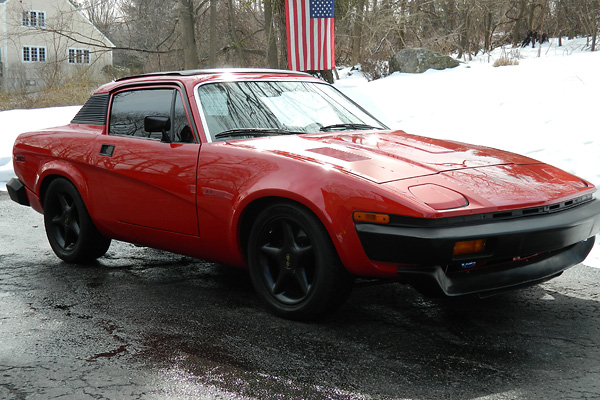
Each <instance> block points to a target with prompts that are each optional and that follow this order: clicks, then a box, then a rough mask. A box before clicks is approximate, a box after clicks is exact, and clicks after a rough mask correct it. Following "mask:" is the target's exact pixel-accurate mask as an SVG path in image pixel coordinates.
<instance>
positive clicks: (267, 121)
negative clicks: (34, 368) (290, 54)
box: [198, 81, 387, 141]
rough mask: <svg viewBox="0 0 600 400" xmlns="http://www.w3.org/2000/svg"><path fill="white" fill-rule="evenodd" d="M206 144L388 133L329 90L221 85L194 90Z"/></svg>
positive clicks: (277, 85)
mask: <svg viewBox="0 0 600 400" xmlns="http://www.w3.org/2000/svg"><path fill="white" fill-rule="evenodd" d="M198 97H199V99H200V106H201V111H202V112H203V114H204V128H205V130H206V129H207V130H208V132H209V135H210V138H209V140H211V141H215V140H225V139H232V138H251V137H257V136H273V135H282V134H301V133H316V132H330V131H343V130H359V129H387V127H386V126H385V125H383V124H382V123H381V122H379V121H377V120H376V119H375V118H373V117H372V116H371V115H369V114H368V113H367V112H365V111H364V110H362V109H361V108H360V107H359V106H357V105H356V104H355V103H353V102H352V101H350V100H349V99H348V98H346V97H345V96H344V95H342V94H341V93H340V92H338V91H337V90H336V89H334V88H333V87H331V86H329V85H327V84H320V83H311V82H261V81H253V82H219V83H210V84H205V85H201V86H199V87H198Z"/></svg>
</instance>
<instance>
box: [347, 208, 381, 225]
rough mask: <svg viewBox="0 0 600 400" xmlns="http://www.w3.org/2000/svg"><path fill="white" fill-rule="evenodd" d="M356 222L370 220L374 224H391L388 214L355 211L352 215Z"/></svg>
mask: <svg viewBox="0 0 600 400" xmlns="http://www.w3.org/2000/svg"><path fill="white" fill-rule="evenodd" d="M352 217H353V218H354V221H356V222H370V223H372V224H389V223H390V216H389V215H387V214H378V213H369V212H362V211H355V212H354V214H353V215H352Z"/></svg>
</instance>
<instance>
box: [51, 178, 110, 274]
mask: <svg viewBox="0 0 600 400" xmlns="http://www.w3.org/2000/svg"><path fill="white" fill-rule="evenodd" d="M44 225H45V228H46V236H47V237H48V241H49V242H50V246H51V247H52V250H53V251H54V253H55V254H56V255H57V256H58V257H59V258H61V259H62V260H64V261H66V262H68V263H85V262H90V261H93V260H95V259H97V258H99V257H102V256H103V255H104V254H105V253H106V252H107V250H108V248H109V247H110V241H111V240H110V239H109V238H106V237H104V236H102V235H101V234H100V232H98V230H97V229H96V226H95V225H94V223H93V222H92V219H91V218H90V215H89V214H88V211H87V209H86V207H85V204H84V203H83V200H82V198H81V196H80V195H79V192H78V191H77V189H76V188H75V186H73V184H72V183H71V182H69V181H68V180H66V179H63V178H57V179H55V180H54V181H52V182H51V183H50V186H48V190H47V191H46V196H45V197H44Z"/></svg>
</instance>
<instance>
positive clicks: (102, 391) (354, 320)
mask: <svg viewBox="0 0 600 400" xmlns="http://www.w3.org/2000/svg"><path fill="white" fill-rule="evenodd" d="M599 283H600V270H599V269H594V268H590V267H587V266H585V265H579V266H576V267H574V268H572V269H570V270H568V271H567V272H566V273H565V274H563V276H561V277H559V278H558V279H555V280H553V281H550V282H548V283H545V284H543V285H541V286H538V287H534V288H530V289H526V290H522V291H518V292H512V293H507V294H503V295H499V296H495V297H491V298H488V299H485V300H480V299H477V298H462V299H436V300H432V299H427V298H424V297H422V296H421V295H419V294H418V293H416V292H415V291H414V290H413V289H411V288H410V287H406V286H403V285H399V284H386V285H377V286H365V287H359V288H356V289H355V290H354V291H353V293H352V295H351V297H350V299H349V300H348V302H347V303H346V304H345V305H344V306H343V307H342V308H341V309H340V311H339V312H337V313H335V314H334V315H332V316H329V317H328V318H326V319H324V320H322V321H319V322H313V323H299V322H293V321H287V320H283V319H280V318H277V317H275V316H273V315H271V314H269V313H268V312H267V311H265V309H264V308H263V307H262V305H261V304H260V302H259V301H258V299H257V297H256V296H255V295H254V292H253V290H252V287H251V285H250V280H249V277H248V275H247V274H246V272H245V271H241V270H236V269H233V268H229V267H225V266H221V265H217V264H212V263H207V262H203V261H199V260H195V259H192V258H188V257H183V256H179V255H175V254H171V253H165V252H161V251H157V250H152V249H147V248H140V247H135V246H132V245H129V244H125V243H119V242H113V244H112V246H111V249H110V250H109V252H108V254H107V256H106V257H103V258H101V259H100V260H99V262H98V263H96V264H94V265H87V266H73V265H68V264H65V263H63V262H61V261H59V259H58V258H56V257H55V256H54V254H53V253H52V251H51V249H50V246H49V245H48V243H47V241H46V238H45V233H44V229H43V220H42V216H41V215H39V214H37V213H36V212H34V211H33V210H31V209H29V208H27V207H22V206H19V205H17V204H15V203H13V202H11V201H10V199H9V198H8V195H7V194H6V193H5V192H0V399H28V400H29V399H44V400H45V399H84V400H85V399H265V400H266V399H541V398H544V399H597V398H600V295H599V292H600V288H599Z"/></svg>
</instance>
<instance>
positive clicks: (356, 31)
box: [351, 0, 365, 65]
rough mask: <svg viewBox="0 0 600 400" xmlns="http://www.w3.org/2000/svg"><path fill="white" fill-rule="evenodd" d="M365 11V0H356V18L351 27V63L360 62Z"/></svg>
mask: <svg viewBox="0 0 600 400" xmlns="http://www.w3.org/2000/svg"><path fill="white" fill-rule="evenodd" d="M364 11H365V0H358V4H357V5H356V19H355V20H354V26H353V27H352V57H351V63H352V65H356V64H358V63H360V60H361V58H360V56H361V38H362V26H363V21H364Z"/></svg>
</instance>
